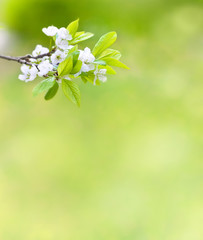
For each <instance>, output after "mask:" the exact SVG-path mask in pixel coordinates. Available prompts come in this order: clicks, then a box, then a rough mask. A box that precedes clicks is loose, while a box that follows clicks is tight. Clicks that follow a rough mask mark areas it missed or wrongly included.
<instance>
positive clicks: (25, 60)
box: [0, 48, 56, 66]
mask: <svg viewBox="0 0 203 240" xmlns="http://www.w3.org/2000/svg"><path fill="white" fill-rule="evenodd" d="M55 51H56V49H55V48H54V49H52V50H51V51H50V52H48V53H44V54H40V55H38V56H36V57H33V56H32V55H29V54H28V55H25V56H22V57H10V56H4V55H0V58H1V59H5V60H8V61H14V62H18V63H20V64H26V65H29V66H32V65H35V64H32V63H31V62H30V59H39V58H43V57H49V56H51V55H52V54H53V53H54V52H55Z"/></svg>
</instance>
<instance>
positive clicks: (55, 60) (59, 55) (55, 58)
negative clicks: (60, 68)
mask: <svg viewBox="0 0 203 240" xmlns="http://www.w3.org/2000/svg"><path fill="white" fill-rule="evenodd" d="M65 57H66V54H65V52H62V51H61V50H59V49H57V50H56V52H55V53H54V54H52V56H51V62H52V64H53V65H57V64H59V63H60V62H62V61H63V60H64V59H65Z"/></svg>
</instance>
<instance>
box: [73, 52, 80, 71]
mask: <svg viewBox="0 0 203 240" xmlns="http://www.w3.org/2000/svg"><path fill="white" fill-rule="evenodd" d="M79 55H80V52H79V51H75V52H73V53H72V56H73V67H75V64H76V63H77V61H78V57H79Z"/></svg>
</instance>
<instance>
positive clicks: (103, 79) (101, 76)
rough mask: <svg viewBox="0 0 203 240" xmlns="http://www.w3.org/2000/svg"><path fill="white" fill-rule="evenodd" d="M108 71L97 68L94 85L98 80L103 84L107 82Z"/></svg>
mask: <svg viewBox="0 0 203 240" xmlns="http://www.w3.org/2000/svg"><path fill="white" fill-rule="evenodd" d="M106 71H107V70H106V69H98V67H97V68H96V70H95V71H94V75H95V78H94V85H95V84H96V80H97V79H99V80H100V81H101V82H106V80H107V77H106V75H105V74H106Z"/></svg>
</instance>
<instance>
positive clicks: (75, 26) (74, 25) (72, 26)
mask: <svg viewBox="0 0 203 240" xmlns="http://www.w3.org/2000/svg"><path fill="white" fill-rule="evenodd" d="M78 26H79V19H77V20H75V21H73V22H71V23H70V24H69V25H68V27H67V30H68V31H69V33H70V34H71V35H72V37H74V36H75V33H76V32H77V30H78Z"/></svg>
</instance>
